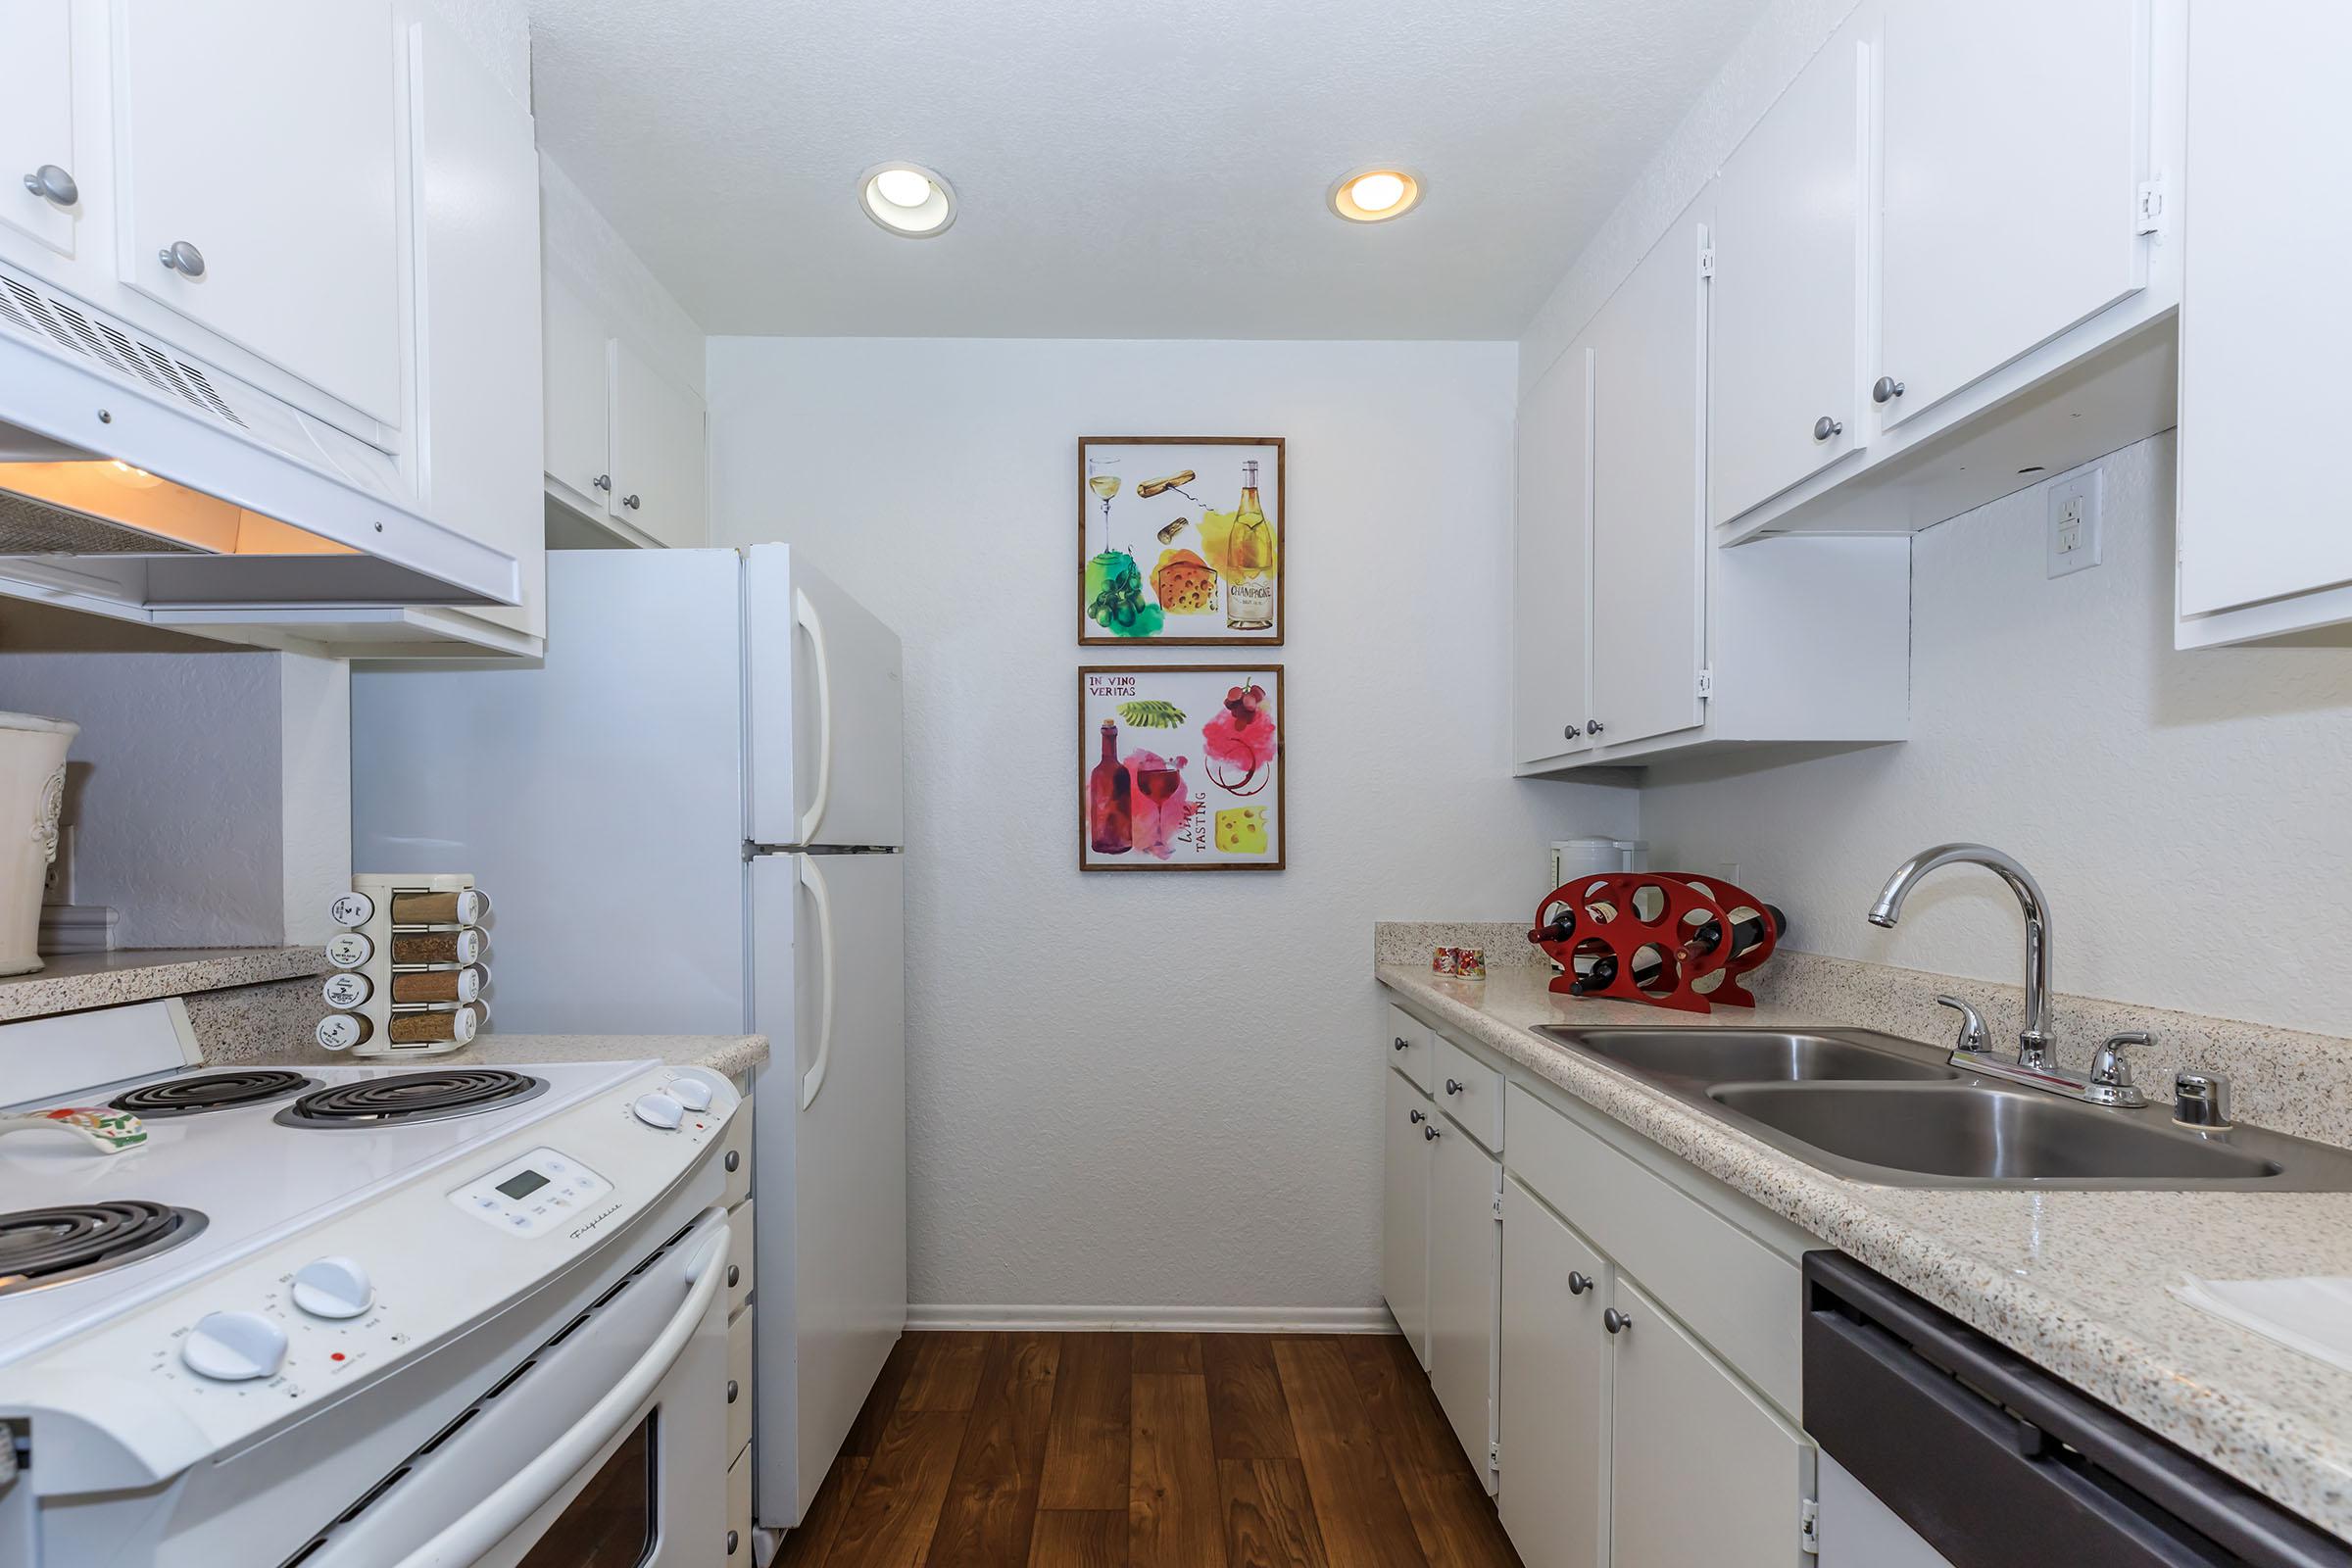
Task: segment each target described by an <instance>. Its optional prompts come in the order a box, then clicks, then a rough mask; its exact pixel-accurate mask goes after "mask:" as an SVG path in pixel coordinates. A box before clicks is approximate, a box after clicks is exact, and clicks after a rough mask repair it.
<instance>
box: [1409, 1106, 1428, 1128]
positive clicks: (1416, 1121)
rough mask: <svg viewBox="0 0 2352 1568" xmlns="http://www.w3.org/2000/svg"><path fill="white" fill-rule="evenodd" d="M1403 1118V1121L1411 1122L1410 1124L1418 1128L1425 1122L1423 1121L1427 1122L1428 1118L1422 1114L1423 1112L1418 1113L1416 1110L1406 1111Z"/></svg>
mask: <svg viewBox="0 0 2352 1568" xmlns="http://www.w3.org/2000/svg"><path fill="white" fill-rule="evenodd" d="M1404 1118H1405V1120H1407V1121H1409V1122H1411V1123H1412V1124H1413V1125H1414V1126H1416V1127H1418V1126H1420V1125H1421V1124H1422V1123H1423V1122H1425V1121H1427V1120H1429V1117H1428V1115H1427V1114H1425V1113H1424V1112H1422V1111H1418V1110H1408V1111H1406V1112H1405V1113H1404Z"/></svg>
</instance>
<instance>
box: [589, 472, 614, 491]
mask: <svg viewBox="0 0 2352 1568" xmlns="http://www.w3.org/2000/svg"><path fill="white" fill-rule="evenodd" d="M588 482H589V483H590V484H592V485H594V486H596V487H597V488H598V489H599V490H610V489H612V488H613V476H612V475H611V474H609V473H600V474H598V475H597V476H596V477H595V478H593V479H591V480H589V481H588Z"/></svg>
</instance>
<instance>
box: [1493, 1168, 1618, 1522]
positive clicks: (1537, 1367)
mask: <svg viewBox="0 0 2352 1568" xmlns="http://www.w3.org/2000/svg"><path fill="white" fill-rule="evenodd" d="M1502 1234H1503V1239H1504V1246H1503V1250H1502V1339H1501V1346H1500V1363H1501V1365H1502V1366H1504V1367H1506V1368H1508V1369H1509V1377H1510V1381H1509V1383H1508V1384H1506V1385H1505V1386H1504V1387H1503V1388H1502V1390H1501V1401H1500V1402H1501V1408H1500V1410H1499V1411H1498V1412H1497V1414H1499V1416H1500V1417H1501V1419H1500V1421H1499V1422H1498V1423H1497V1429H1498V1430H1499V1431H1500V1433H1501V1435H1502V1451H1503V1452H1504V1453H1505V1454H1508V1455H1509V1456H1510V1460H1511V1469H1512V1472H1513V1480H1514V1481H1517V1480H1518V1478H1519V1477H1521V1476H1525V1477H1528V1478H1530V1479H1529V1480H1527V1481H1526V1482H1524V1483H1522V1484H1518V1485H1505V1486H1504V1487H1503V1488H1502V1489H1501V1495H1500V1496H1499V1497H1498V1498H1497V1502H1498V1504H1499V1506H1500V1508H1501V1511H1502V1528H1503V1530H1504V1531H1505V1532H1506V1533H1507V1534H1508V1535H1509V1536H1510V1538H1511V1544H1513V1545H1515V1546H1517V1547H1518V1548H1519V1555H1520V1557H1521V1558H1522V1559H1523V1560H1525V1561H1526V1562H1528V1563H1529V1564H1531V1565H1541V1568H1602V1565H1603V1564H1605V1563H1606V1562H1607V1561H1608V1560H1609V1370H1610V1368H1609V1362H1610V1356H1609V1337H1608V1334H1607V1332H1606V1330H1605V1329H1604V1328H1603V1326H1602V1323H1601V1313H1602V1312H1603V1311H1605V1310H1606V1309H1607V1305H1608V1300H1609V1265H1608V1262H1607V1260H1606V1259H1604V1258H1603V1257H1602V1256H1601V1255H1600V1254H1599V1253H1598V1252H1596V1251H1594V1250H1593V1249H1592V1248H1591V1247H1590V1246H1589V1245H1587V1244H1586V1242H1585V1240H1584V1238H1583V1237H1581V1236H1579V1235H1577V1234H1576V1232H1574V1231H1573V1230H1570V1229H1569V1228H1568V1226H1567V1224H1566V1223H1565V1222H1563V1221H1562V1220H1561V1219H1560V1217H1559V1216H1558V1215H1556V1214H1554V1213H1552V1212H1551V1211H1550V1210H1549V1209H1547V1208H1545V1207H1544V1205H1543V1204H1542V1203H1540V1202H1538V1201H1536V1200H1535V1199H1533V1198H1530V1197H1529V1196H1528V1194H1527V1189H1526V1188H1524V1187H1522V1186H1520V1185H1519V1184H1518V1182H1516V1181H1506V1182H1504V1183H1503V1186H1502Z"/></svg>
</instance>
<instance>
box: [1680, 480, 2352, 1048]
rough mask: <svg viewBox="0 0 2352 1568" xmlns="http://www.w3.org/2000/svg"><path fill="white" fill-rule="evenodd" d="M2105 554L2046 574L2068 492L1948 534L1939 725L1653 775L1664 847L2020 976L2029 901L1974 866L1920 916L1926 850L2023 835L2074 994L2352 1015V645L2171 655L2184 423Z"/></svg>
mask: <svg viewBox="0 0 2352 1568" xmlns="http://www.w3.org/2000/svg"><path fill="white" fill-rule="evenodd" d="M2103 462H2104V466H2105V467H2106V470H2107V501H2106V505H2107V515H2106V548H2105V559H2104V562H2103V564H2100V565H2098V566H2095V567H2093V568H2091V569H2090V570H2087V571H2083V572H2079V573H2076V574H2074V575H2072V576H2067V577H2060V578H2058V579H2056V580H2054V581H2052V580H2049V579H2047V578H2045V577H2044V575H2043V570H2044V568H2043V545H2044V528H2045V517H2046V510H2047V509H2046V505H2045V501H2044V494H2045V490H2044V488H2043V487H2036V488H2034V489H2032V490H2026V491H2021V492H2019V493H2018V494H2016V495H2014V496H2009V497H2006V498H2004V499H2002V500H2000V501H1996V502H1994V503H1992V504H1991V505H1989V506H1986V507H1984V508H1981V509H1979V510H1978V511H1976V512H1973V513H1970V514H1968V515H1964V516H1961V517H1958V518H1955V519H1953V520H1952V521H1949V522H1946V523H1943V524H1941V525H1939V526H1937V527H1935V528H1932V529H1930V530H1928V531H1927V532H1926V533H1924V534H1921V535H1920V536H1919V539H1918V543H1917V545H1916V546H1915V548H1914V550H1913V554H1912V604H1911V613H1912V644H1913V649H1912V663H1911V671H1912V673H1911V684H1912V698H1911V711H1912V738H1911V740H1910V741H1908V742H1907V743H1905V744H1904V745H1901V746H1894V747H1882V748H1879V749H1876V750H1872V751H1867V752H1855V753H1849V754H1846V755H1844V756H1840V757H1834V758H1830V759H1827V760H1818V761H1809V762H1804V763H1799V764H1796V765H1792V766H1787V767H1780V768H1775V769H1771V770H1769V771H1763V772H1756V773H1749V774H1743V775H1739V776H1730V777H1723V778H1719V779H1715V780H1711V781H1691V782H1683V783H1656V782H1653V783H1651V784H1650V785H1648V786H1647V787H1646V788H1645V789H1644V790H1643V792H1642V827H1643V831H1644V834H1645V836H1646V837H1648V838H1649V839H1650V841H1651V843H1652V844H1653V846H1655V853H1656V855H1657V856H1658V857H1660V859H1659V861H1658V863H1661V864H1664V863H1672V862H1673V861H1675V860H1682V861H1686V862H1690V863H1695V864H1711V863H1714V862H1717V861H1721V860H1734V859H1736V860H1738V861H1739V862H1740V879H1741V881H1742V882H1743V883H1745V884H1746V885H1747V886H1748V887H1750V888H1753V889H1755V890H1757V891H1759V892H1761V893H1763V894H1764V895H1765V896H1767V897H1770V898H1773V899H1776V900H1778V901H1780V902H1782V903H1783V904H1784V905H1785V907H1787V908H1788V909H1789V915H1790V918H1791V919H1792V921H1793V922H1794V925H1795V930H1794V933H1793V937H1792V941H1793V945H1794V946H1796V947H1799V948H1802V949H1805V950H1807V951H1810V952H1814V953H1829V954H1836V955H1839V956H1845V957H1854V958H1869V959H1874V960H1877V961H1880V962H1886V963H1899V964H1903V965H1906V966H1908V967H1911V968H1917V969H1930V970H1936V971H1941V972H1948V973H1952V974H1960V975H1973V976H1981V977H1985V978H1989V979H1995V980H2001V981H2006V982H2008V983H2010V984H2015V983H2017V981H2018V980H2019V978H2020V975H2021V965H2022V962H2023V960H2022V957H2021V952H2022V945H2023V938H2022V935H2021V930H2022V927H2021V925H2020V923H2019V919H2018V913H2017V905H2016V901H2015V900H2014V899H2012V898H2011V897H2010V896H2009V894H2008V892H2007V891H2006V890H2005V889H2003V888H2002V887H2001V885H2000V884H1999V883H1998V882H1997V881H1995V880H1993V878H1992V877H1991V876H1990V875H1989V874H1986V873H1981V872H1972V871H1970V870H1968V869H1966V868H1962V867H1955V868H1953V869H1950V870H1945V871H1939V872H1937V873H1936V876H1935V877H1934V878H1933V879H1931V880H1930V881H1928V882H1926V883H1924V884H1922V885H1921V890H1920V892H1919V893H1918V894H1917V895H1916V896H1915V897H1914V898H1912V900H1911V901H1910V903H1909V904H1908V905H1907V906H1906V907H1905V909H1904V913H1903V920H1902V924H1901V925H1900V926H1898V927H1896V928H1895V929H1894V930H1892V931H1881V930H1879V929H1878V928H1877V927H1875V926H1871V925H1869V924H1866V923H1865V922H1864V920H1863V918H1862V911H1863V910H1864V908H1866V907H1868V906H1869V903H1870V901H1871V898H1872V897H1873V895H1875V894H1876V893H1877V891H1878V888H1879V885H1880V883H1881V882H1883V881H1884V880H1885V879H1886V877H1887V873H1888V872H1889V871H1891V870H1893V869H1894V867H1895V865H1896V864H1897V863H1898V862H1899V861H1901V860H1902V859H1903V858H1904V857H1906V856H1908V855H1910V854H1912V853H1914V852H1915V851H1918V850H1921V849H1924V848H1926V847H1927V846H1929V845H1931V844H1936V843H1939V842H1941V841H1943V840H1946V839H1979V840H1983V841H1985V842H1987V843H1991V844H1995V845H1998V846H2000V847H2001V848H2002V849H2005V850H2008V851H2009V852H2011V853H2012V854H2014V855H2016V856H2018V857H2019V858H2021V859H2023V860H2024V861H2025V862H2026V864H2027V865H2028V866H2029V867H2031V868H2032V869H2033V871H2034V875H2035V876H2036V877H2037V878H2038V879H2039V880H2040V882H2041V884H2042V886H2043V888H2044V890H2045V891H2046V892H2047V893H2048V894H2049V896H2050V901H2051V904H2052V905H2053V907H2054V908H2055V911H2056V919H2055V922H2054V926H2053V932H2054V936H2055V939H2056V953H2055V984H2056V985H2057V987H2058V989H2060V990H2062V991H2070V992H2077V993H2082V994H2086V995H2089V996H2095V997H2108V998H2113V999H2116V1000H2119V1001H2127V1002H2136V1003H2143V1004H2147V1005H2156V1006H2164V1007H2176V1008H2180V1009H2182V1010H2185V1011H2189V1012H2201V1013H2207V1014H2212V1015H2216V1016H2220V1017H2228V1018H2246V1019H2252V1020H2257V1021H2260V1022H2264V1023H2273V1024H2280V1025H2285V1026H2287V1027H2291V1028H2298V1029H2312V1030H2318V1031H2321V1032H2323V1033H2327V1034H2345V1033H2348V1032H2352V1029H2348V1028H2347V1025H2346V1023H2345V1014H2344V1006H2343V987H2344V984H2345V981H2346V978H2347V974H2348V973H2352V966H2347V964H2346V962H2345V958H2344V934H2345V933H2346V932H2352V881H2348V880H2347V877H2348V874H2352V811H2347V810H2346V809H2345V806H2344V789H2345V781H2346V780H2347V779H2352V651H2348V650H2343V649H2313V648H2288V649H2239V648H2231V649H2213V650H2205V651H2200V652H2193V653H2176V652H2174V651H2173V647H2172V596H2173V528H2172V519H2173V437H2172V436H2171V435H2169V434H2168V435H2162V436H2158V437H2156V438H2154V439H2153V440H2149V441H2143V442H2140V443H2138V444H2137V445H2135V446H2131V447H2127V448H2126V449H2124V450H2123V451H2122V452H2120V453H2116V454H2114V455H2112V456H2111V457H2109V458H2107V459H2105V460H2103Z"/></svg>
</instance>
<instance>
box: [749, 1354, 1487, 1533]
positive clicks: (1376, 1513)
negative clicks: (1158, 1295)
mask: <svg viewBox="0 0 2352 1568" xmlns="http://www.w3.org/2000/svg"><path fill="white" fill-rule="evenodd" d="M779 1560H780V1562H782V1563H783V1564H785V1565H787V1568H1120V1565H1124V1568H1359V1565H1361V1568H1518V1564H1519V1559H1518V1557H1517V1555H1516V1554H1514V1553H1513V1552H1512V1550H1511V1546H1510V1543H1509V1542H1508V1541H1506V1540H1505V1539H1504V1537H1503V1534H1502V1527H1501V1526H1500V1524H1499V1523H1498V1522H1497V1521H1496V1519H1495V1508H1494V1505H1493V1504H1492V1503H1491V1502H1490V1501H1489V1500H1488V1498H1487V1495H1486V1493H1485V1490H1484V1489H1483V1488H1482V1487H1481V1486H1480V1485H1479V1481H1478V1478H1477V1477H1476V1476H1475V1475H1474V1474H1473V1473H1472V1472H1471V1469H1470V1464H1469V1461H1468V1460H1467V1459H1466V1458H1465V1457H1464V1456H1463V1454H1462V1449H1461V1445H1460V1444H1458V1443H1456V1442H1455V1441H1454V1436H1453V1431H1452V1429H1451V1428H1450V1427H1448V1426H1447V1425H1446V1418H1445V1416H1444V1415H1443V1414H1442V1413H1441V1412H1440V1411H1439V1409H1438V1404H1437V1399H1436V1397H1435V1396H1433V1395H1432V1394H1431V1392H1430V1388H1429V1382H1428V1379H1427V1378H1426V1377H1424V1376H1423V1375H1422V1372H1421V1368H1420V1367H1419V1365H1417V1364H1416V1363H1415V1362H1414V1360H1413V1355H1412V1351H1411V1350H1410V1349H1408V1348H1406V1346H1405V1343H1404V1341H1402V1340H1400V1339H1397V1338H1396V1337H1394V1336H1372V1335H1345V1336H1325V1335H1297V1336H1293V1335H1257V1334H978V1333H929V1334H908V1335H907V1336H906V1337H905V1338H904V1339H902V1340H901V1341H900V1342H899V1345H898V1348H896V1349H895V1350H894V1351H892V1353H891V1357H890V1362H889V1364H888V1365H887V1366H886V1367H884V1368H883V1371H882V1377H881V1379H880V1381H879V1382H877V1383H876V1384H875V1386H874V1391H873V1394H872V1395H871V1396H870V1397H868V1398H867V1400H866V1405H865V1410H864V1412H863V1413H862V1414H861V1415H859V1416H858V1425H857V1427H856V1428H855V1429H854V1430H853V1431H852V1432H851V1434H850V1439H849V1442H848V1443H847V1444H846V1445H845V1446H844V1447H843V1449H842V1453H841V1457H840V1459H838V1460H837V1461H835V1463H834V1466H833V1471H832V1473H831V1474H830V1475H828V1476H827V1477H826V1478H825V1483H824V1486H823V1488H822V1489H821V1490H820V1491H819V1492H818V1493H817V1495H816V1500H815V1502H814V1503H813V1504H811V1505H810V1508H809V1518H808V1520H807V1521H806V1522H805V1523H804V1524H803V1525H802V1526H801V1528H800V1529H798V1530H795V1531H793V1532H792V1534H791V1535H789V1536H787V1537H786V1538H785V1544H784V1551H783V1555H782V1557H781V1558H780V1559H779Z"/></svg>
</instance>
